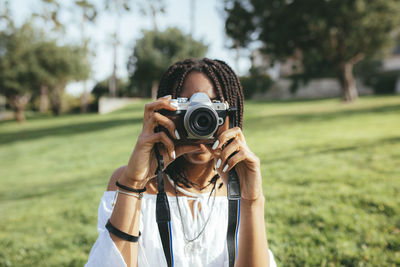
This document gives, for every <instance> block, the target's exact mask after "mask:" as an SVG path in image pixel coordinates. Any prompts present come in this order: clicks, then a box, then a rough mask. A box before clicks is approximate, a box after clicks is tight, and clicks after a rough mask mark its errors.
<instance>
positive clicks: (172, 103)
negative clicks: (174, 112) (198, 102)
mask: <svg viewBox="0 0 400 267" xmlns="http://www.w3.org/2000/svg"><path fill="white" fill-rule="evenodd" d="M169 104H170V105H171V106H173V107H174V108H178V103H176V102H169Z"/></svg>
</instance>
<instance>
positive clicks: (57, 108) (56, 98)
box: [51, 87, 62, 115]
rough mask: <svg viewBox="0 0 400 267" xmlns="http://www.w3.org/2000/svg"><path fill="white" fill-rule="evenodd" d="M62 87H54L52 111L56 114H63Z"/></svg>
mask: <svg viewBox="0 0 400 267" xmlns="http://www.w3.org/2000/svg"><path fill="white" fill-rule="evenodd" d="M61 91H62V90H61V88H60V87H55V88H54V89H53V95H52V97H51V111H52V112H53V114H54V115H60V114H61V93H62V92H61Z"/></svg>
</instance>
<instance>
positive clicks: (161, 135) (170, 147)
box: [148, 132, 176, 159]
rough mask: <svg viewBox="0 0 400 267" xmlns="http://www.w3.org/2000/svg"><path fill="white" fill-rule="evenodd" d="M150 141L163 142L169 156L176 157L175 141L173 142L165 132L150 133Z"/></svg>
mask: <svg viewBox="0 0 400 267" xmlns="http://www.w3.org/2000/svg"><path fill="white" fill-rule="evenodd" d="M148 141H149V142H151V143H153V144H154V143H157V142H160V143H162V144H163V145H164V147H165V148H166V150H167V151H168V156H169V157H170V158H172V159H175V158H176V153H175V146H174V142H172V140H171V139H170V138H169V137H168V136H167V134H166V133H165V132H157V133H154V134H152V135H150V136H149V137H148Z"/></svg>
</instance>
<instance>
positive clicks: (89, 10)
mask: <svg viewBox="0 0 400 267" xmlns="http://www.w3.org/2000/svg"><path fill="white" fill-rule="evenodd" d="M75 5H76V6H77V7H79V9H80V11H81V17H82V19H81V25H80V26H81V27H80V28H81V39H82V48H83V49H82V52H83V53H84V57H83V58H82V60H85V61H87V62H84V64H87V65H89V56H88V52H89V51H88V43H89V41H90V39H89V38H88V37H87V35H86V24H87V23H88V22H89V23H94V21H95V19H96V17H97V10H96V7H95V5H94V4H93V3H92V2H91V1H88V0H76V1H75ZM88 78H89V76H88V77H86V78H85V79H84V80H83V92H82V98H81V112H82V113H86V112H87V108H88V104H89V92H88V90H87V79H88Z"/></svg>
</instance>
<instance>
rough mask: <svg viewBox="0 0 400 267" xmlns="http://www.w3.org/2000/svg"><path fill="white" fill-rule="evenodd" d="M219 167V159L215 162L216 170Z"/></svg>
mask: <svg viewBox="0 0 400 267" xmlns="http://www.w3.org/2000/svg"><path fill="white" fill-rule="evenodd" d="M219 166H221V159H218V160H217V164H215V167H216V168H219Z"/></svg>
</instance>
